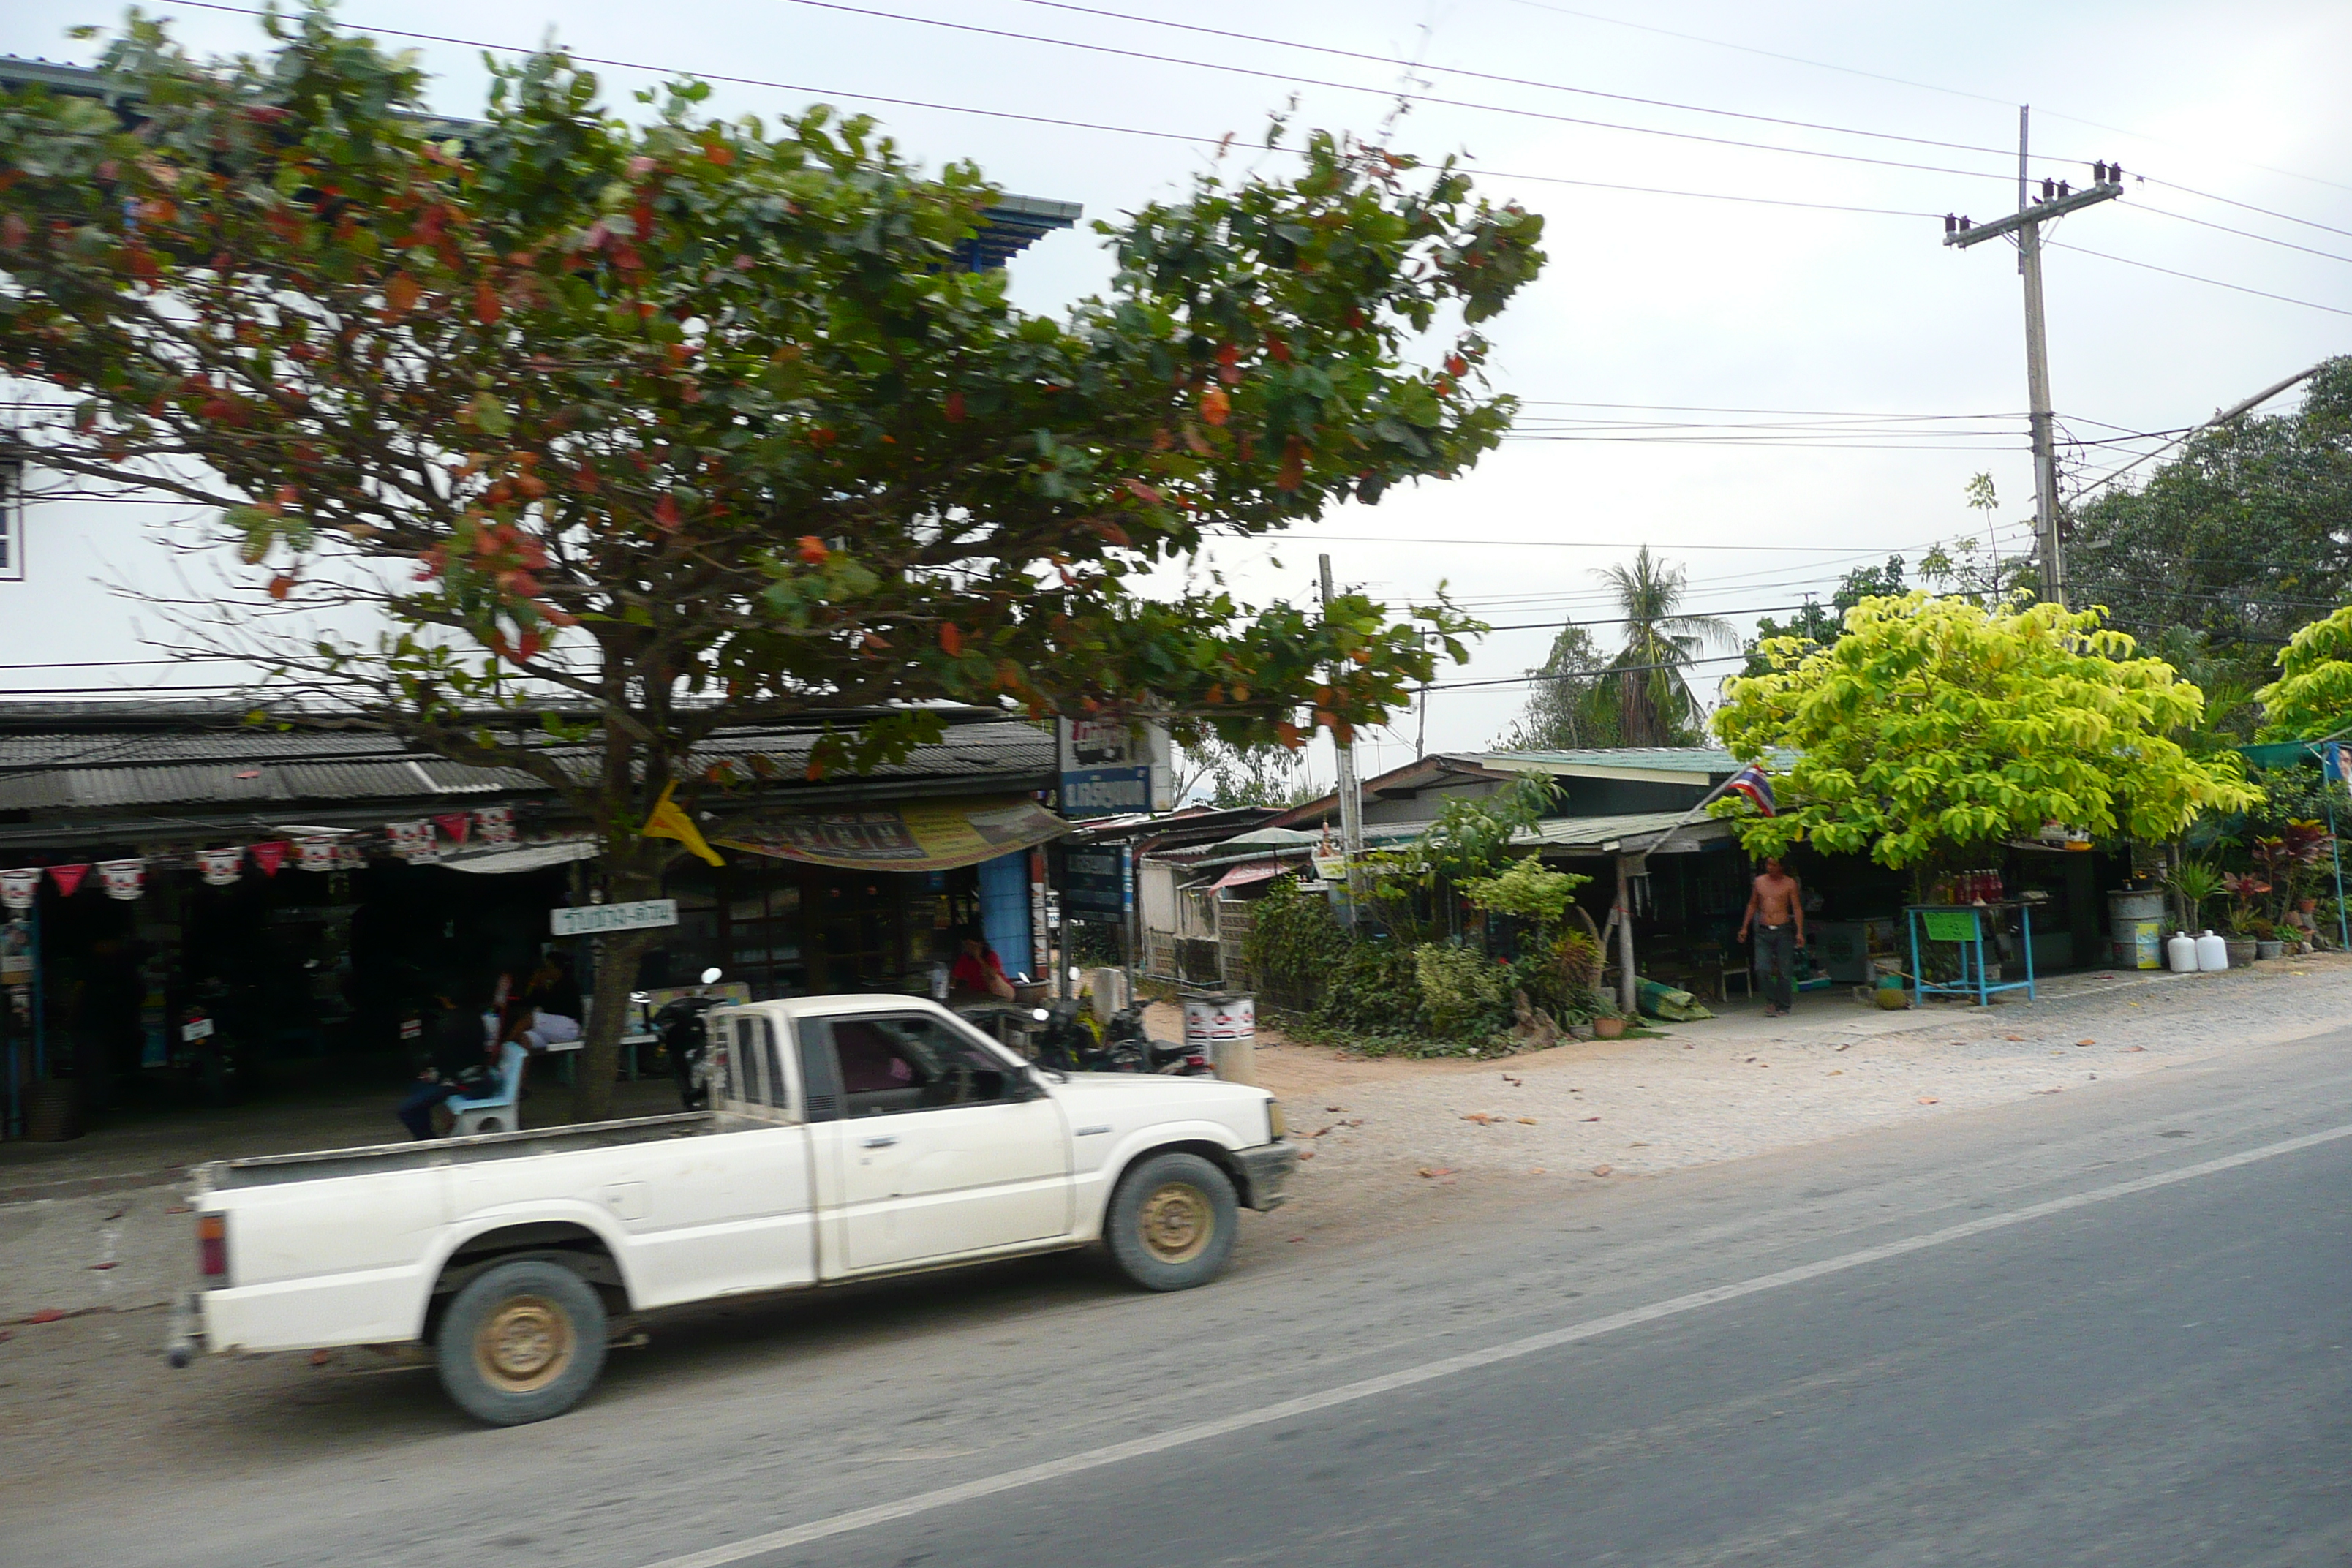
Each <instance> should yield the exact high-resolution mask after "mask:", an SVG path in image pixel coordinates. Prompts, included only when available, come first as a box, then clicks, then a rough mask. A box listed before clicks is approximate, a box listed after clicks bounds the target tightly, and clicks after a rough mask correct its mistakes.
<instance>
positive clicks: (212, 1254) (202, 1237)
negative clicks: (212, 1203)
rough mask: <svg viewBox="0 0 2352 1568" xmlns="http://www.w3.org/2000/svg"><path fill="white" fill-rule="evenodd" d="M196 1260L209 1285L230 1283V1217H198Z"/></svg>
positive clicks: (203, 1215)
mask: <svg viewBox="0 0 2352 1568" xmlns="http://www.w3.org/2000/svg"><path fill="white" fill-rule="evenodd" d="M196 1258H197V1261H198V1264H199V1265H200V1267H201V1268H202V1269H203V1271H204V1276H205V1283H206V1284H208V1285H226V1284H227V1283H228V1215H225V1214H202V1215H197V1216H196Z"/></svg>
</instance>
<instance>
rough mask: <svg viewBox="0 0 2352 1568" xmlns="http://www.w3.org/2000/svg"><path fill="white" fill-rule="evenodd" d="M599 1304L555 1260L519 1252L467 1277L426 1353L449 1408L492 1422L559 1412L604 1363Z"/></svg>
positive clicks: (542, 1417) (514, 1423)
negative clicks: (437, 1366) (435, 1366)
mask: <svg viewBox="0 0 2352 1568" xmlns="http://www.w3.org/2000/svg"><path fill="white" fill-rule="evenodd" d="M604 1341H605V1323H604V1302H602V1301H601V1300H597V1297H596V1292H595V1290H594V1289H593V1288H592V1287H591V1286H590V1285H589V1284H588V1282H587V1281H586V1280H584V1279H581V1278H580V1276H579V1275H577V1274H574V1273H573V1272H572V1270H571V1269H569V1268H564V1267H563V1265H562V1264H560V1263H551V1262H548V1261H547V1260H546V1259H544V1258H519V1259H517V1260H516V1261H514V1262H512V1263H501V1264H499V1265H498V1266H497V1267H496V1268H487V1269H484V1270H483V1271H482V1272H481V1273H479V1274H478V1275H476V1276H475V1277H474V1278H473V1279H471V1280H469V1281H467V1285H466V1288H465V1289H462V1290H460V1291H458V1292H457V1300H454V1301H452V1302H450V1303H449V1310H448V1311H447V1312H446V1313H444V1314H443V1315H442V1319H441V1331H440V1333H439V1335H438V1337H437V1338H436V1341H435V1344H434V1353H435V1356H436V1360H437V1361H438V1362H439V1363H440V1368H441V1386H442V1387H443V1388H444V1389H446V1390H447V1392H448V1394H449V1397H450V1398H451V1399H452V1400H454V1401H456V1402H457V1407H458V1408H459V1409H461V1410H463V1411H464V1412H465V1413H466V1414H467V1415H471V1416H472V1417H474V1419H476V1420H477V1421H482V1422H487V1423H488V1425H490V1426H521V1425H522V1424H523V1423H525V1422H527V1421H544V1420H546V1419H547V1418H548V1417H549V1416H551V1415H562V1414H563V1413H564V1412H565V1411H567V1410H569V1409H571V1408H572V1406H573V1405H577V1404H578V1403H580V1399H581V1396H582V1395H583V1394H586V1393H587V1392H588V1390H589V1389H590V1388H591V1387H593V1385H594V1384H595V1382H596V1377H597V1374H598V1373H601V1372H603V1371H604Z"/></svg>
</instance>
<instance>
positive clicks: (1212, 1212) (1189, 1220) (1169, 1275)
mask: <svg viewBox="0 0 2352 1568" xmlns="http://www.w3.org/2000/svg"><path fill="white" fill-rule="evenodd" d="M1240 1228H1241V1204H1240V1202H1239V1201H1238V1200H1237V1199H1236V1198H1235V1197H1234V1184H1233V1180H1232V1178H1230V1177H1228V1176H1227V1175H1226V1174H1225V1173H1223V1171H1220V1170H1219V1169H1217V1167H1216V1166H1214V1165H1213V1164H1211V1163H1209V1162H1208V1161H1206V1160H1203V1159H1202V1158H1201V1156H1199V1155H1198V1154H1186V1153H1181V1152H1171V1153H1166V1154H1154V1155H1152V1156H1151V1157H1150V1158H1149V1159H1147V1160H1144V1161H1142V1162H1140V1163H1138V1164H1137V1165H1136V1166H1135V1167H1134V1168H1133V1169H1131V1170H1129V1172H1128V1173H1127V1174H1126V1175H1125V1176H1123V1177H1121V1178H1120V1179H1119V1184H1118V1191H1116V1192H1114V1193H1113V1194H1111V1199H1110V1212H1109V1213H1108V1215H1105V1216H1104V1219H1103V1239H1104V1240H1105V1241H1106V1242H1107V1243H1108V1244H1109V1247H1110V1255H1111V1258H1112V1260H1113V1261H1114V1262H1116V1263H1117V1264H1118V1268H1119V1272H1120V1273H1122V1274H1124V1275H1126V1276H1127V1277H1128V1278H1129V1279H1132V1280H1134V1281H1135V1282H1136V1283H1137V1284H1138V1285H1140V1286H1142V1287H1143V1288H1144V1289H1147V1290H1189V1289H1192V1287H1194V1286H1195V1285H1206V1284H1207V1283H1208V1282H1209V1281H1210V1280H1212V1279H1215V1278H1216V1277H1217V1276H1218V1275H1220V1274H1223V1272H1224V1271H1225V1268H1226V1265H1228V1264H1230V1263H1231V1262H1232V1261H1233V1258H1234V1237H1235V1236H1236V1235H1237V1233H1238V1232H1239V1231H1240Z"/></svg>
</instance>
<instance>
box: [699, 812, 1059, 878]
mask: <svg viewBox="0 0 2352 1568" xmlns="http://www.w3.org/2000/svg"><path fill="white" fill-rule="evenodd" d="M1069 826H1070V825H1069V824H1068V823H1066V822H1065V821H1063V820H1062V819H1061V818H1060V817H1058V816H1055V815H1054V814H1053V813H1052V812H1050V811H1047V810H1046V809H1045V807H1044V806H1042V805H1038V804H1037V803H1036V802H1035V801H1034V800H1030V799H1028V798H1026V797H1025V796H1020V795H1015V796H1011V797H1009V798H1001V799H990V800H976V801H975V800H915V801H908V803H907V804H906V805H882V806H873V807H869V808H867V809H866V810H862V811H803V812H793V813H792V814H790V815H789V816H767V817H761V818H760V819H759V820H758V821H756V822H754V823H752V824H751V826H747V827H745V828H743V829H741V830H740V831H739V832H737V833H735V834H733V835H732V836H730V837H723V838H721V837H714V838H712V839H711V842H712V843H713V844H717V845H719V846H720V847H723V848H728V849H740V850H743V851H745V852H747V853H749V854H752V855H766V856H770V857H772V858H775V859H778V860H803V861H806V862H808V863H810V864H812V865H816V866H838V867H840V868H843V869H845V870H850V871H951V870H953V869H955V868H957V867H959V866H977V865H978V864H980V862H982V860H994V859H997V858H1000V857H1003V856H1005V855H1010V854H1013V852H1014V851H1016V850H1021V849H1027V848H1029V847H1032V846H1034V845H1038V844H1043V843H1045V840H1047V839H1049V838H1054V837H1059V836H1060V835H1062V834H1064V833H1066V832H1068V831H1069Z"/></svg>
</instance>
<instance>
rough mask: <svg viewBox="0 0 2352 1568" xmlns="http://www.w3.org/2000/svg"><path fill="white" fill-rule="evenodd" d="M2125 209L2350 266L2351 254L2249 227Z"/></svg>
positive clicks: (2162, 210) (2144, 208) (2141, 208)
mask: <svg viewBox="0 0 2352 1568" xmlns="http://www.w3.org/2000/svg"><path fill="white" fill-rule="evenodd" d="M2125 210H2126V211H2128V212H2141V213H2154V214H2155V215H2156V216H2158V217H2168V218H2171V219H2173V220H2174V221H2176V222H2179V223H2193V224H2195V225H2196V226H2198V227H2199V228H2210V229H2218V230H2219V231H2221V233H2223V234H2234V235H2236V236H2238V237H2240V238H2242V239H2259V240H2261V241H2262V242H2263V244H2264V245H2276V246H2281V247H2284V248H2285V249H2288V250H2300V251H2302V252H2303V253H2304V254H2305V256H2317V257H2321V258H2326V260H2329V261H2341V262H2343V263H2345V264H2346V265H2347V266H2352V256H2338V255H2336V252H2334V251H2332V250H2320V249H2317V248H2315V247H2312V246H2308V245H2297V244H2296V243H2295V242H2294V241H2293V240H2291V239H2281V238H2279V237H2277V236H2275V235H2269V234H2256V233H2255V232H2254V231H2253V230H2252V229H2250V228H2231V226H2229V225H2228V224H2226V223H2212V222H2210V221H2208V220H2207V219H2204V218H2201V217H2190V216H2189V215H2188V214H2187V213H2177V212H2173V211H2171V210H2169V209H2168V208H2165V207H2152V206H2147V205H2144V204H2139V203H2135V204H2134V205H2131V206H2130V207H2127V208H2126V209H2125Z"/></svg>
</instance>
